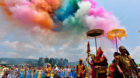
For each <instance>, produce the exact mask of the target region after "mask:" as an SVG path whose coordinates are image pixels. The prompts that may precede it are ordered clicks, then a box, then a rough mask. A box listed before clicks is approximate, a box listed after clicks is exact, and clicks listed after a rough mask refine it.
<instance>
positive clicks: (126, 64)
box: [118, 55, 133, 78]
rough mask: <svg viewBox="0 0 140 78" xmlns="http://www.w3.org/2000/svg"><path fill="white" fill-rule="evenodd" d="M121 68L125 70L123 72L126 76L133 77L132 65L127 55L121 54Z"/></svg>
mask: <svg viewBox="0 0 140 78" xmlns="http://www.w3.org/2000/svg"><path fill="white" fill-rule="evenodd" d="M118 64H120V65H119V66H120V68H121V69H122V70H123V74H124V76H125V78H133V77H132V72H133V71H132V67H131V65H130V60H129V58H128V57H127V56H122V55H120V56H119V63H118Z"/></svg>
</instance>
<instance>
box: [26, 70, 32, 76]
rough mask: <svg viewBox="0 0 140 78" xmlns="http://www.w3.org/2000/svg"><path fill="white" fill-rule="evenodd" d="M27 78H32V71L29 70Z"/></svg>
mask: <svg viewBox="0 0 140 78" xmlns="http://www.w3.org/2000/svg"><path fill="white" fill-rule="evenodd" d="M26 78H31V70H28V72H27V75H26Z"/></svg>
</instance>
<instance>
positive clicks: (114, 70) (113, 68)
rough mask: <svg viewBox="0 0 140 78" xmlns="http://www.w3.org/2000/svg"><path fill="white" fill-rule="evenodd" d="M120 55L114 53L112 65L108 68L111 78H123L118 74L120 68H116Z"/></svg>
mask: <svg viewBox="0 0 140 78" xmlns="http://www.w3.org/2000/svg"><path fill="white" fill-rule="evenodd" d="M119 56H120V53H118V52H115V53H114V60H113V61H112V64H111V65H110V67H109V70H110V72H111V78H123V74H121V73H120V72H119V70H120V68H119V67H118V64H117V63H118V60H119Z"/></svg>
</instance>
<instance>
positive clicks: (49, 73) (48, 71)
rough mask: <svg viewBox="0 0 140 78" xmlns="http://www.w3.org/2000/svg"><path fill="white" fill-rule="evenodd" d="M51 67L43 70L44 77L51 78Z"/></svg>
mask: <svg viewBox="0 0 140 78" xmlns="http://www.w3.org/2000/svg"><path fill="white" fill-rule="evenodd" d="M51 70H52V69H51V67H48V68H45V77H50V76H51Z"/></svg>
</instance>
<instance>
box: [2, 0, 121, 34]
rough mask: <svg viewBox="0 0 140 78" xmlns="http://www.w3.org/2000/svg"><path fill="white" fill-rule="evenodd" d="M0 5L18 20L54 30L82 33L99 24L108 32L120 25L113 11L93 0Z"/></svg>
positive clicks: (13, 0)
mask: <svg viewBox="0 0 140 78" xmlns="http://www.w3.org/2000/svg"><path fill="white" fill-rule="evenodd" d="M0 6H2V8H3V10H4V11H6V15H9V16H11V17H12V18H14V19H16V20H18V21H19V22H22V23H24V24H25V25H29V26H31V27H32V26H33V28H34V26H38V27H40V28H42V29H43V30H44V29H45V30H51V31H52V32H58V33H60V32H65V33H70V34H78V35H79V34H80V35H81V34H83V33H85V32H87V31H88V30H91V29H94V28H100V29H103V30H104V31H105V34H106V33H107V32H108V31H109V30H111V29H114V28H120V27H121V26H120V23H119V20H118V19H117V18H116V17H115V16H114V15H113V13H112V12H107V11H106V10H105V9H104V7H97V2H96V1H94V0H2V1H1V2H0ZM105 36H106V35H105Z"/></svg>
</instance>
